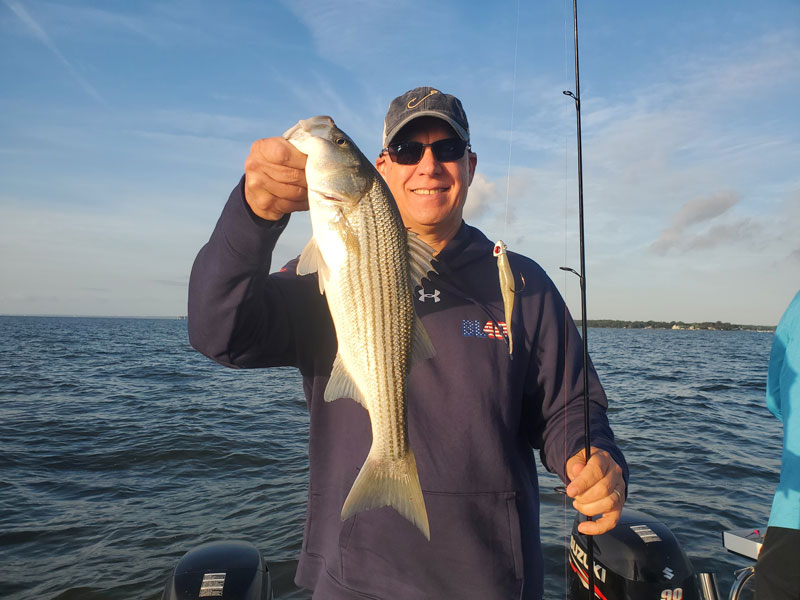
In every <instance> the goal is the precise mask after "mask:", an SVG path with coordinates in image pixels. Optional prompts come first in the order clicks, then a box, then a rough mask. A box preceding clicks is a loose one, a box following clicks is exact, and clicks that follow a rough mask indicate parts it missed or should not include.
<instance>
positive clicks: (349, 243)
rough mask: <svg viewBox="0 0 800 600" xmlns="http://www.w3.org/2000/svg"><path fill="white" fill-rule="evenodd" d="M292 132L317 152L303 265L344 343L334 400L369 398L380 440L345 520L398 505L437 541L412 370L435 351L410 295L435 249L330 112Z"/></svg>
mask: <svg viewBox="0 0 800 600" xmlns="http://www.w3.org/2000/svg"><path fill="white" fill-rule="evenodd" d="M284 137H285V138H286V139H288V140H289V142H291V143H292V144H293V145H294V146H295V147H296V148H297V149H298V150H299V151H300V152H302V153H304V154H306V155H307V156H308V160H307V162H306V180H307V182H308V204H309V211H310V216H311V227H312V232H313V236H312V238H311V240H310V241H309V242H308V244H307V245H306V247H305V248H304V250H303V252H302V254H301V255H300V260H299V262H298V265H297V273H298V275H306V274H309V273H315V272H316V273H317V278H318V281H319V290H320V293H323V292H324V294H325V297H326V299H327V302H328V308H329V309H330V313H331V317H332V319H333V324H334V326H335V328H336V338H337V342H338V351H337V354H336V358H335V359H334V362H333V369H332V372H331V377H330V380H329V381H328V385H327V387H326V389H325V401H327V402H331V401H333V400H336V399H337V398H352V399H353V400H355V401H357V402H359V403H361V404H362V405H363V406H364V407H365V408H366V409H367V411H368V412H369V418H370V424H371V429H372V446H371V448H370V451H369V454H368V456H367V458H366V460H365V461H364V465H363V466H362V467H361V470H360V471H359V474H358V476H357V477H356V480H355V482H354V483H353V487H352V488H351V490H350V493H349V494H348V496H347V498H346V499H345V502H344V506H343V507H342V520H345V519H348V518H349V517H351V516H353V515H355V514H356V513H359V512H361V511H365V510H369V509H372V508H378V507H381V506H391V507H393V508H394V509H395V510H396V511H397V512H399V513H400V514H401V515H403V517H405V518H406V519H408V520H409V521H411V522H412V523H413V524H414V525H416V526H417V527H418V528H419V530H420V531H421V532H422V534H423V535H424V536H425V537H426V538H427V539H428V540H430V527H429V525H428V515H427V511H426V509H425V501H424V499H423V496H422V489H421V486H420V482H419V476H418V474H417V463H416V460H415V458H414V452H413V451H412V450H411V447H410V445H409V441H408V428H407V422H406V377H407V375H408V372H409V369H410V367H411V365H412V363H413V362H416V361H419V360H424V359H427V358H430V357H432V356H433V355H434V350H433V346H432V344H431V342H430V339H429V337H428V334H427V333H426V331H425V329H424V327H423V326H422V323H421V321H420V320H419V318H418V317H417V315H416V313H415V312H414V306H413V299H412V295H411V292H412V288H413V287H414V286H415V285H416V284H417V283H419V281H420V280H421V279H422V278H423V277H425V275H426V274H427V273H428V272H429V271H432V270H433V268H432V267H431V259H432V256H433V249H432V248H430V247H429V246H427V244H424V243H423V242H422V241H420V240H418V239H417V238H416V235H415V234H413V233H411V232H408V231H407V230H406V228H405V226H404V225H403V220H402V218H401V216H400V212H399V211H398V209H397V206H396V204H395V201H394V198H393V197H392V194H391V192H390V191H389V188H388V187H387V185H386V183H385V182H384V181H383V178H382V177H381V175H380V174H379V173H378V171H377V170H376V169H375V167H374V166H373V165H372V163H371V162H370V161H369V160H368V159H367V158H366V157H365V156H364V155H363V154H362V153H361V151H360V150H359V149H358V147H357V146H356V145H355V144H354V143H353V141H352V140H351V139H350V138H349V137H348V136H347V135H346V134H345V133H344V132H343V131H341V130H340V129H339V128H338V127H336V125H335V124H334V122H333V120H332V119H331V118H330V117H322V116H320V117H312V118H310V119H306V120H303V121H300V122H299V123H297V125H295V126H294V127H292V128H291V129H289V130H288V131H287V132H286V133H284Z"/></svg>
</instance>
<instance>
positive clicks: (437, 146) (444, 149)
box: [431, 138, 467, 162]
mask: <svg viewBox="0 0 800 600" xmlns="http://www.w3.org/2000/svg"><path fill="white" fill-rule="evenodd" d="M466 147H467V142H465V141H464V140H460V139H458V138H448V139H446V140H439V141H438V142H434V143H433V144H431V150H433V156H434V157H436V160H438V161H439V162H452V161H454V160H458V159H459V158H461V157H462V156H464V150H465V149H466Z"/></svg>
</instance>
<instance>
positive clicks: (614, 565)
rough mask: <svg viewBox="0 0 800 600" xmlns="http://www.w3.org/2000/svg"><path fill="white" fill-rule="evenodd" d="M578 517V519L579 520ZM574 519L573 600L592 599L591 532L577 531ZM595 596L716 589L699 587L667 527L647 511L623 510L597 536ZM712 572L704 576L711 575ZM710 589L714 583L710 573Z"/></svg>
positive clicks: (693, 599)
mask: <svg viewBox="0 0 800 600" xmlns="http://www.w3.org/2000/svg"><path fill="white" fill-rule="evenodd" d="M579 519H580V520H579ZM582 520H583V517H580V516H578V517H576V519H575V522H574V523H573V525H572V537H571V538H570V544H569V545H570V548H569V563H570V567H571V572H570V575H569V589H570V598H571V600H584V599H586V598H587V597H588V589H589V580H588V576H587V569H588V557H587V536H585V535H583V534H582V533H579V532H578V523H579V522H580V521H582ZM593 542H594V573H595V594H594V597H596V598H600V599H601V600H651V599H652V600H710V599H711V598H716V595H715V592H713V591H710V592H707V591H706V587H707V586H706V582H705V581H704V583H703V584H702V586H701V583H700V577H699V576H698V574H697V573H696V572H695V570H694V567H693V566H692V563H691V562H690V561H689V558H688V557H687V556H686V554H685V553H684V552H683V550H682V549H681V547H680V545H679V544H678V541H677V540H676V539H675V536H674V535H672V532H671V531H670V530H669V529H668V528H667V526H666V525H664V524H663V523H661V522H659V521H658V520H656V519H654V518H653V517H650V516H649V515H646V514H644V513H641V512H638V511H635V510H630V509H628V508H626V509H624V510H623V511H622V517H621V518H620V521H619V523H618V524H617V526H616V527H615V528H614V529H612V530H611V531H609V532H607V533H604V534H603V535H596V536H593ZM707 575H708V574H704V577H707ZM711 578H712V579H711V582H712V584H713V585H712V587H713V588H716V582H715V581H713V575H711Z"/></svg>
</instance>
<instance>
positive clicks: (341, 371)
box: [325, 354, 367, 408]
mask: <svg viewBox="0 0 800 600" xmlns="http://www.w3.org/2000/svg"><path fill="white" fill-rule="evenodd" d="M338 398H352V399H353V400H355V401H356V402H358V403H359V404H360V405H361V406H363V407H364V408H367V404H366V400H365V399H364V395H363V394H362V393H361V390H359V389H358V386H357V385H356V382H355V381H353V378H352V377H351V376H350V373H349V372H348V371H347V369H346V368H345V366H344V362H342V357H341V356H340V355H339V354H337V355H336V358H335V359H334V360H333V369H332V370H331V377H330V379H329V380H328V385H327V386H326V387H325V402H333V401H334V400H336V399H338Z"/></svg>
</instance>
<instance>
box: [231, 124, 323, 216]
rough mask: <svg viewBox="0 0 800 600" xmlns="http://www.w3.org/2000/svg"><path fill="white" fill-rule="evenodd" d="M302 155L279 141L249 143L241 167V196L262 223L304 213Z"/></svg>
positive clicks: (304, 184)
mask: <svg viewBox="0 0 800 600" xmlns="http://www.w3.org/2000/svg"><path fill="white" fill-rule="evenodd" d="M306 158H307V157H306V155H305V154H303V153H302V152H300V151H299V150H298V149H297V148H295V147H294V146H292V144H290V143H289V142H288V141H287V140H285V139H283V138H281V137H274V138H266V139H263V140H257V141H255V142H253V145H252V146H251V147H250V155H249V156H248V157H247V160H246V161H245V163H244V196H245V199H246V200H247V204H248V205H249V206H250V209H251V210H252V211H253V212H254V213H255V214H256V215H258V216H259V217H261V218H262V219H267V220H269V221H277V220H278V219H280V218H281V217H282V216H283V215H285V214H286V213H291V212H295V211H297V210H308V185H307V184H306V172H305V168H306Z"/></svg>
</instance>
